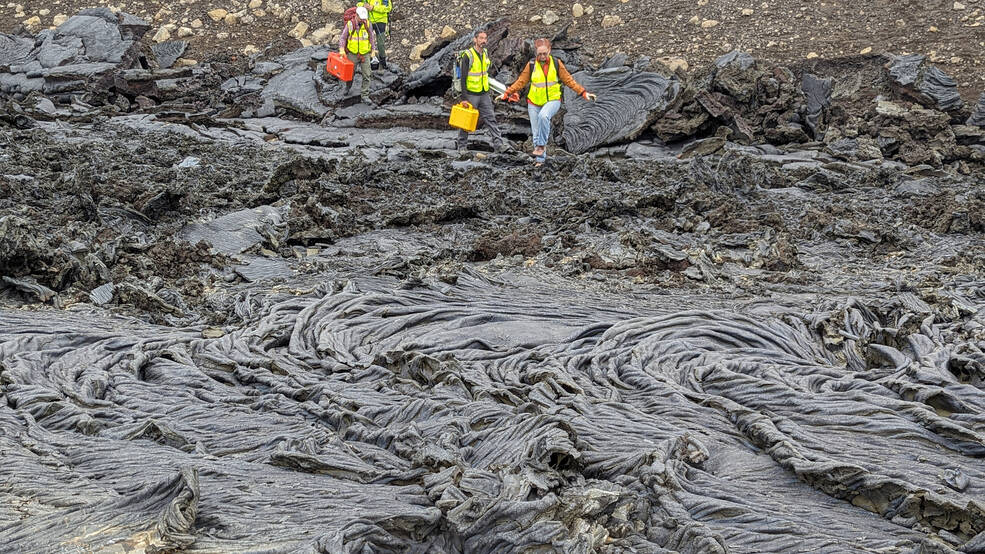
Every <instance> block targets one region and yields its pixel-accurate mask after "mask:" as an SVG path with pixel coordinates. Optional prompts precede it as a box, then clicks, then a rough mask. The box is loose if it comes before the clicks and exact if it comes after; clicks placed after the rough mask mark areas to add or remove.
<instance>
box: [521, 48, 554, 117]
mask: <svg viewBox="0 0 985 554" xmlns="http://www.w3.org/2000/svg"><path fill="white" fill-rule="evenodd" d="M547 63H548V68H547V75H544V68H543V66H542V65H541V63H540V62H539V61H537V60H534V61H533V64H534V67H533V70H532V71H531V72H530V92H528V93H527V100H530V102H531V103H532V104H535V105H537V106H543V105H544V104H546V103H548V102H550V101H552V100H560V99H561V82H560V81H559V80H558V77H557V64H556V63H554V57H553V56H549V57H548V58H547Z"/></svg>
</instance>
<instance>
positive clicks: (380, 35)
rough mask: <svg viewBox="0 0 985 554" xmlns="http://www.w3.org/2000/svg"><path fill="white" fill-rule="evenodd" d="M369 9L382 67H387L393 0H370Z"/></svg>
mask: <svg viewBox="0 0 985 554" xmlns="http://www.w3.org/2000/svg"><path fill="white" fill-rule="evenodd" d="M366 8H367V9H368V10H369V22H370V23H372V24H373V32H374V33H375V34H376V52H377V53H378V55H379V56H378V57H379V60H380V68H381V69H386V43H387V41H389V40H390V10H392V9H393V2H392V1H391V0H369V2H367V3H366Z"/></svg>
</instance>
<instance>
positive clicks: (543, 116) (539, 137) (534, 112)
mask: <svg viewBox="0 0 985 554" xmlns="http://www.w3.org/2000/svg"><path fill="white" fill-rule="evenodd" d="M560 109H561V101H560V100H551V101H550V102H548V103H546V104H544V105H543V106H535V105H533V104H529V103H528V104H527V113H528V114H529V115H530V131H531V132H532V133H533V135H534V146H535V147H537V146H547V139H548V138H550V136H551V118H552V117H554V114H556V113H557V111H558V110H560Z"/></svg>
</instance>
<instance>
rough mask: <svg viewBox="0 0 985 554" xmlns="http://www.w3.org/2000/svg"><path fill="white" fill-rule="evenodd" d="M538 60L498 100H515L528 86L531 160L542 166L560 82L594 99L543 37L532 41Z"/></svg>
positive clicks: (557, 103) (582, 95) (557, 106)
mask: <svg viewBox="0 0 985 554" xmlns="http://www.w3.org/2000/svg"><path fill="white" fill-rule="evenodd" d="M534 47H535V48H536V50H537V58H536V59H534V60H530V63H528V64H527V66H526V67H525V68H524V70H523V72H522V73H521V74H520V76H519V77H517V79H516V81H514V82H513V84H512V85H510V86H509V87H508V88H507V89H506V92H504V93H503V94H502V95H501V96H500V97H499V99H500V100H507V101H510V100H512V101H516V100H518V99H519V92H520V91H521V90H523V87H525V86H527V84H528V83H529V84H530V90H529V92H527V113H528V114H529V115H530V131H531V133H532V134H533V142H534V151H533V155H534V159H535V163H536V165H542V164H543V163H544V161H545V160H546V159H547V139H548V138H549V137H550V136H551V118H553V117H554V114H556V113H557V112H558V110H559V109H561V84H562V83H563V84H564V85H566V86H567V87H568V88H570V89H571V90H573V91H575V93H576V94H578V95H579V96H581V97H582V98H584V99H585V100H595V98H596V96H595V95H594V94H592V93H590V92H588V91H587V90H585V87H583V86H581V85H579V84H578V83H577V82H576V81H575V79H574V77H572V76H571V73H569V72H568V70H567V68H565V67H564V62H562V61H561V60H558V59H555V58H554V57H553V56H551V41H549V40H547V39H546V38H541V39H537V40H536V41H535V42H534Z"/></svg>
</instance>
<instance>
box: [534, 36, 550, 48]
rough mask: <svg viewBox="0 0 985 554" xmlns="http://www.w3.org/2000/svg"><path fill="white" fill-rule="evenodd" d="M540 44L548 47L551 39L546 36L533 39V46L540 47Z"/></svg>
mask: <svg viewBox="0 0 985 554" xmlns="http://www.w3.org/2000/svg"><path fill="white" fill-rule="evenodd" d="M541 46H546V47H547V48H548V49H550V47H551V41H549V40H547V39H546V38H539V39H537V40H535V41H534V48H540V47H541Z"/></svg>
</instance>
